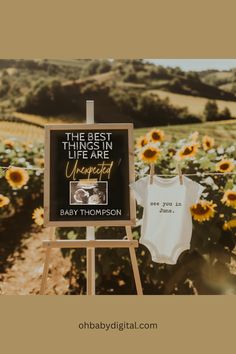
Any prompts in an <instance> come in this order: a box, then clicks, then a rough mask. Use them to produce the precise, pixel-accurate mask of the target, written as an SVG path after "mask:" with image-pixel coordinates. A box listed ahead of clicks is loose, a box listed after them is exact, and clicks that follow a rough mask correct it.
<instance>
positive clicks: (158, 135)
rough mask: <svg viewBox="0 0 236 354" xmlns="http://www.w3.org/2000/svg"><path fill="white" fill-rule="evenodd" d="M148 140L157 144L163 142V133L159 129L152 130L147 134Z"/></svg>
mask: <svg viewBox="0 0 236 354" xmlns="http://www.w3.org/2000/svg"><path fill="white" fill-rule="evenodd" d="M148 136H149V138H150V140H151V141H152V142H153V143H158V142H161V141H163V140H164V137H165V133H164V132H163V130H160V129H153V130H151V131H150V132H149V133H148Z"/></svg>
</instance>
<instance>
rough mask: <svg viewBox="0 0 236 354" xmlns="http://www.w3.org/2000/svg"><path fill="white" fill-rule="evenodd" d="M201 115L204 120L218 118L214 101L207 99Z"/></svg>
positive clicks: (217, 110)
mask: <svg viewBox="0 0 236 354" xmlns="http://www.w3.org/2000/svg"><path fill="white" fill-rule="evenodd" d="M203 115H204V117H205V120H206V121H214V120H218V116H219V109H218V106H217V103H216V102H215V101H207V103H206V105H205V108H204V112H203Z"/></svg>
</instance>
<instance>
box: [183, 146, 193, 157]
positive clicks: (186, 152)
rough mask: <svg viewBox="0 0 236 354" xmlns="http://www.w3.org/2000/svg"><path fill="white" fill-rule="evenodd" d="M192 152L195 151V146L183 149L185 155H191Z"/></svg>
mask: <svg viewBox="0 0 236 354" xmlns="http://www.w3.org/2000/svg"><path fill="white" fill-rule="evenodd" d="M191 152H193V147H192V146H191V147H186V148H185V149H184V151H183V155H189V154H191Z"/></svg>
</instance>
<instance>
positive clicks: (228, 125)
mask: <svg viewBox="0 0 236 354" xmlns="http://www.w3.org/2000/svg"><path fill="white" fill-rule="evenodd" d="M150 129H151V128H141V129H135V132H134V136H135V138H137V137H139V136H141V135H144V134H146V133H147V132H148V131H149V130H150ZM160 129H162V130H164V132H165V134H166V138H167V139H168V140H170V139H171V137H175V138H176V139H182V138H186V137H187V136H188V135H189V134H191V133H193V132H194V131H198V132H199V134H200V136H203V135H210V136H212V137H214V138H215V140H216V141H217V142H218V143H224V142H229V141H232V142H235V140H236V120H229V121H227V122H226V121H224V122H223V121H221V122H207V123H198V124H182V125H170V126H166V127H160Z"/></svg>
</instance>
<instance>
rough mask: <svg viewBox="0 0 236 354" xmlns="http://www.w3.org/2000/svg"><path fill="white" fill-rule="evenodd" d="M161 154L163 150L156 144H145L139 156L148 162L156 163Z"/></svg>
mask: <svg viewBox="0 0 236 354" xmlns="http://www.w3.org/2000/svg"><path fill="white" fill-rule="evenodd" d="M160 154H161V150H159V149H158V148H156V147H155V146H151V145H148V146H145V147H144V148H143V149H142V150H141V151H140V153H139V158H140V159H141V160H142V161H144V162H146V163H154V162H156V161H157V159H158V158H159V156H160Z"/></svg>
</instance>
